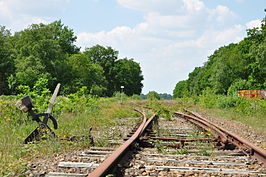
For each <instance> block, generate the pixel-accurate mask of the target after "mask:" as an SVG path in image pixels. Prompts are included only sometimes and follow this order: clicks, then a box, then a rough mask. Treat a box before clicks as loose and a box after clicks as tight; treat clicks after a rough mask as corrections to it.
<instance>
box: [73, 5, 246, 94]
mask: <svg viewBox="0 0 266 177" xmlns="http://www.w3.org/2000/svg"><path fill="white" fill-rule="evenodd" d="M117 2H118V3H119V4H120V5H122V6H124V7H126V8H130V9H134V10H141V11H144V12H145V16H144V18H143V21H142V22H141V23H139V24H137V25H136V26H135V27H127V26H120V27H116V28H114V29H112V30H111V31H102V32H97V33H89V32H83V33H80V34H79V35H78V39H77V44H78V45H81V46H83V47H85V46H86V47H90V46H91V45H95V44H100V45H104V46H112V47H113V48H115V49H116V50H118V51H120V57H125V56H128V57H133V58H134V59H135V60H137V61H138V62H140V63H141V66H142V69H143V74H144V86H145V87H144V92H148V91H149V90H154V88H158V85H160V89H158V90H156V91H158V92H168V93H171V92H172V89H173V88H174V86H175V84H176V82H177V81H179V80H183V79H186V77H187V73H188V71H192V70H193V68H194V67H195V66H200V65H202V64H203V62H204V61H206V59H207V56H209V55H210V54H211V53H212V52H213V51H214V50H215V49H217V48H218V47H220V46H222V45H226V44H229V43H231V42H238V41H239V40H240V39H241V38H242V37H243V35H244V27H243V26H242V25H235V24H233V22H234V20H235V19H236V18H237V15H236V14H235V13H234V12H233V11H231V10H230V9H229V8H228V7H226V6H221V5H218V6H217V7H215V8H213V9H209V8H207V7H206V6H205V4H204V3H203V2H202V1H200V0H169V1H165V0H146V1H136V0H117ZM173 4H178V6H173ZM161 7H163V8H161ZM165 9H168V10H169V11H170V12H171V13H166V11H165ZM158 82H159V83H158Z"/></svg>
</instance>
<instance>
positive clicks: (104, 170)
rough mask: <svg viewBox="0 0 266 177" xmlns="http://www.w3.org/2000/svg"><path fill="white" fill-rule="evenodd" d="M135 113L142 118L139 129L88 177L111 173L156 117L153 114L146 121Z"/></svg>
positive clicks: (144, 116) (98, 176)
mask: <svg viewBox="0 0 266 177" xmlns="http://www.w3.org/2000/svg"><path fill="white" fill-rule="evenodd" d="M135 111H137V112H139V113H140V114H142V116H143V121H142V123H141V124H140V126H139V128H138V129H137V130H136V132H135V133H134V134H133V135H132V136H131V137H130V138H129V139H128V140H127V141H126V142H124V143H123V144H122V145H121V146H120V147H119V148H117V149H116V150H115V151H114V152H113V153H112V154H111V155H110V156H109V157H108V158H107V159H105V160H104V161H103V163H101V164H100V165H99V166H98V167H97V168H96V169H95V170H94V171H93V172H92V173H91V174H89V177H100V176H105V175H107V174H108V173H109V172H110V171H112V168H114V167H115V165H116V164H117V163H118V162H119V160H121V159H122V157H123V155H124V154H126V152H128V151H129V150H130V147H131V146H133V145H134V144H135V143H136V142H137V140H138V139H139V138H140V136H141V135H142V134H143V133H144V132H145V130H146V129H147V127H149V126H150V125H151V123H152V121H154V120H155V119H156V118H157V116H156V115H155V114H154V115H153V116H152V117H151V118H150V119H147V118H146V115H145V114H144V113H143V112H141V111H139V110H136V109H135Z"/></svg>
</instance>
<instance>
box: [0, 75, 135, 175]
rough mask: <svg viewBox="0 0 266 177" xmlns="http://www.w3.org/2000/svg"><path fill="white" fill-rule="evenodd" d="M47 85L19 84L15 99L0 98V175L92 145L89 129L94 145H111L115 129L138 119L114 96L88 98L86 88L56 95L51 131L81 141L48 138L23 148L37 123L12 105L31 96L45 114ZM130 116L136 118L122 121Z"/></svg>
mask: <svg viewBox="0 0 266 177" xmlns="http://www.w3.org/2000/svg"><path fill="white" fill-rule="evenodd" d="M47 85H48V80H47V79H44V78H40V79H39V80H38V81H37V82H36V83H35V84H34V86H33V87H32V88H30V87H28V86H22V85H21V86H20V89H19V90H20V94H18V95H17V96H1V97H0V144H1V146H0V159H1V160H0V176H17V175H19V174H24V172H25V170H26V169H27V168H29V164H30V162H31V161H34V159H38V158H42V159H45V158H49V156H51V155H53V154H60V153H64V152H67V151H71V150H73V149H77V148H86V147H88V146H91V144H90V143H91V139H89V138H88V130H89V129H90V128H92V135H93V136H94V143H95V144H96V145H97V146H110V144H109V142H108V141H107V140H108V139H112V138H119V137H120V138H121V137H122V136H123V134H122V133H121V130H120V129H119V128H115V127H116V126H117V125H119V126H123V125H124V124H125V125H126V124H130V126H132V125H133V123H134V121H137V120H138V119H137V117H139V114H137V113H135V112H134V111H133V106H135V105H136V104H121V101H120V99H117V98H116V97H114V98H96V97H95V96H91V95H88V94H87V93H88V92H87V91H88V88H87V87H85V86H84V87H81V88H80V89H79V90H78V91H77V92H76V93H72V94H69V95H66V96H59V97H58V98H57V99H56V104H55V106H54V109H53V115H54V116H55V117H56V119H57V121H58V124H59V128H58V129H57V130H54V132H55V134H56V135H57V136H58V138H61V139H62V138H63V139H64V138H67V139H68V138H71V137H80V138H78V139H77V140H76V141H62V140H59V139H52V138H49V137H47V138H48V139H46V140H42V141H39V142H34V143H29V144H26V145H25V144H23V140H24V138H25V137H26V136H27V135H28V134H29V133H30V132H31V131H32V130H34V129H35V128H36V126H37V123H36V122H34V121H32V120H31V117H30V116H27V114H25V113H22V112H21V111H20V110H18V109H17V108H16V107H15V103H16V101H17V100H18V99H21V98H22V97H23V96H24V95H30V96H31V98H32V101H33V104H34V105H35V111H36V112H38V113H41V112H44V111H45V109H46V108H47V102H48V101H49V98H50V97H51V92H50V91H49V90H48V89H47V87H46V86H47ZM123 101H125V102H126V101H127V100H123ZM130 117H132V118H134V117H135V118H136V119H132V120H131V121H129V120H126V121H123V119H124V118H130ZM120 120H122V123H121V122H120ZM132 121H133V122H132ZM51 127H52V126H51ZM104 135H106V136H104ZM74 139H76V138H74ZM22 176H23V175H22ZM24 176H25V175H24Z"/></svg>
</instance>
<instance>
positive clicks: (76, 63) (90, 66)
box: [68, 53, 107, 96]
mask: <svg viewBox="0 0 266 177" xmlns="http://www.w3.org/2000/svg"><path fill="white" fill-rule="evenodd" d="M68 60H69V61H68V62H69V65H70V66H71V74H72V75H71V78H72V79H71V83H69V84H68V87H69V88H68V89H69V92H76V91H78V88H81V87H82V86H86V87H87V88H88V89H89V91H90V93H91V94H94V95H99V96H102V94H103V93H104V91H105V90H106V84H107V81H106V80H105V77H104V75H103V72H104V71H103V68H102V67H101V66H100V65H98V64H95V63H93V62H92V61H91V60H90V59H89V58H88V57H87V55H85V54H83V53H82V54H73V55H71V56H70V57H69V59H68Z"/></svg>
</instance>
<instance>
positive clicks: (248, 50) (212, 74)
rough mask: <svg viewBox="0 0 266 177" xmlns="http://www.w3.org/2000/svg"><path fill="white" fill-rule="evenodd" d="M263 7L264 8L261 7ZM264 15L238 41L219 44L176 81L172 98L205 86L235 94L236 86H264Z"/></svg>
mask: <svg viewBox="0 0 266 177" xmlns="http://www.w3.org/2000/svg"><path fill="white" fill-rule="evenodd" d="M265 11H266V10H265ZM265 22H266V17H264V19H263V20H262V25H261V27H260V28H258V27H257V28H253V29H248V30H247V37H245V38H244V39H243V40H242V41H240V42H239V43H236V44H234V43H231V44H229V45H227V46H223V47H220V48H219V49H218V50H216V51H215V52H214V53H213V54H212V55H211V56H209V57H208V61H207V62H206V63H204V65H203V66H202V67H196V68H195V69H194V70H193V71H192V72H191V73H189V75H188V79H187V80H183V81H180V82H178V83H177V84H176V86H175V89H174V91H173V95H174V97H175V98H181V97H188V96H191V95H200V94H202V92H203V91H204V90H206V89H210V90H211V91H212V92H213V93H215V94H229V95H233V94H236V91H237V90H246V89H265V88H266V24H265Z"/></svg>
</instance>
